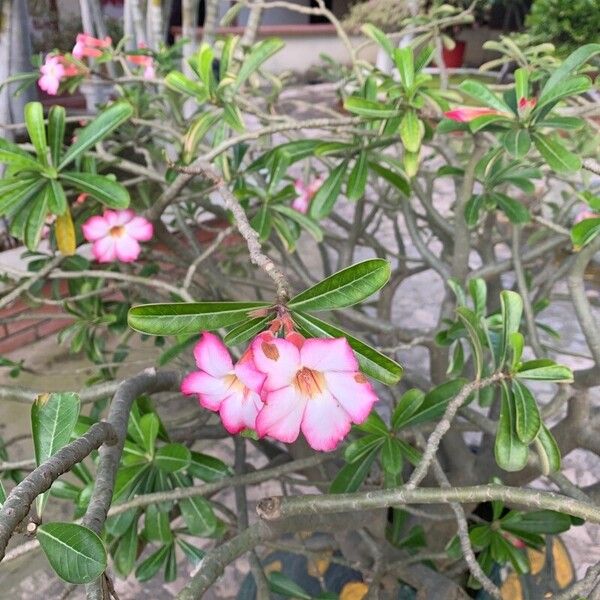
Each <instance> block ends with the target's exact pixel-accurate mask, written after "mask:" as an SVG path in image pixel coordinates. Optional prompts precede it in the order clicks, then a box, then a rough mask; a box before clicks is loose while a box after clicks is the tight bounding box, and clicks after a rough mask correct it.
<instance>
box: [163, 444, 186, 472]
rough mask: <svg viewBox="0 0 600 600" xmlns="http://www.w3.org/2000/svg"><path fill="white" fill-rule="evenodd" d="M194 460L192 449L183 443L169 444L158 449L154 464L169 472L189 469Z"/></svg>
mask: <svg viewBox="0 0 600 600" xmlns="http://www.w3.org/2000/svg"><path fill="white" fill-rule="evenodd" d="M191 460H192V455H191V453H190V450H189V449H188V448H187V447H186V446H184V445H183V444H167V445H166V446H162V448H159V449H158V450H157V451H156V454H155V456H154V464H155V465H156V466H157V467H158V468H159V469H161V470H163V471H166V472H168V473H175V472H176V471H181V470H183V469H187V468H188V467H189V465H190V462H191Z"/></svg>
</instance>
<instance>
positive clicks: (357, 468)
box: [329, 446, 379, 494]
mask: <svg viewBox="0 0 600 600" xmlns="http://www.w3.org/2000/svg"><path fill="white" fill-rule="evenodd" d="M378 453H379V447H378V446H377V447H375V448H374V449H373V450H371V453H370V454H366V455H365V456H363V457H362V458H361V459H360V460H358V461H356V462H353V463H351V464H348V465H345V466H344V467H342V468H341V469H340V470H339V471H338V474H337V475H336V476H335V479H334V480H333V481H332V483H331V486H330V488H329V493H330V494H343V493H351V492H356V490H358V488H359V487H360V486H361V485H362V482H363V481H364V480H365V479H366V477H367V475H368V474H369V471H370V470H371V465H372V464H373V462H374V461H375V458H376V457H377V454H378Z"/></svg>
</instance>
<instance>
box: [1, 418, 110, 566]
mask: <svg viewBox="0 0 600 600" xmlns="http://www.w3.org/2000/svg"><path fill="white" fill-rule="evenodd" d="M116 442H117V436H116V433H115V430H114V429H113V427H112V425H111V424H110V423H107V422H100V423H94V425H92V426H91V427H90V428H89V430H88V431H87V432H86V433H84V434H83V435H82V436H81V437H80V438H78V439H76V440H75V441H73V442H71V443H70V444H67V445H66V446H64V447H63V448H61V449H60V450H59V451H58V452H57V453H56V454H54V455H53V456H51V457H50V458H49V459H48V460H47V461H46V462H45V463H44V464H42V465H40V466H39V467H38V468H37V469H35V470H34V471H32V472H31V473H30V474H29V475H27V477H25V479H23V481H21V483H19V484H18V485H17V486H15V487H14V488H13V489H12V490H11V492H10V493H9V494H8V497H7V498H6V501H5V502H4V504H3V505H2V509H0V560H2V558H3V557H4V553H5V551H6V546H7V544H8V541H9V540H10V537H11V535H12V534H13V532H14V530H15V529H16V527H17V526H18V525H19V523H20V522H21V521H22V520H23V519H24V518H25V517H26V516H27V514H28V513H29V509H30V507H31V504H32V503H33V501H34V500H35V499H36V498H37V497H38V496H39V495H40V494H43V493H44V492H45V491H47V490H49V489H50V486H51V485H52V483H53V482H54V481H55V480H56V479H58V478H59V477H60V476H61V475H62V474H63V473H66V472H67V471H68V470H69V469H71V468H72V467H73V465H76V464H77V463H79V462H81V461H82V460H83V459H84V458H86V457H87V456H89V455H90V454H91V453H92V452H93V451H94V450H96V449H97V448H99V447H100V446H101V445H102V444H106V445H107V447H108V446H113V445H114V444H115V443H116Z"/></svg>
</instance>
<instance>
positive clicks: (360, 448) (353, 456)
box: [344, 413, 387, 463]
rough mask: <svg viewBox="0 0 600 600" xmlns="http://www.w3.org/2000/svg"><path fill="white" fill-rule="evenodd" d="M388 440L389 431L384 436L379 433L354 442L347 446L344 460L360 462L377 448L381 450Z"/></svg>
mask: <svg viewBox="0 0 600 600" xmlns="http://www.w3.org/2000/svg"><path fill="white" fill-rule="evenodd" d="M372 414H374V413H372ZM369 416H370V415H369ZM386 438H387V431H386V433H384V434H383V435H382V434H380V433H379V432H378V433H371V434H369V435H365V436H363V437H360V438H358V439H357V440H354V441H353V442H352V443H350V444H348V446H346V449H345V450H344V460H345V461H346V462H347V463H355V462H358V461H359V460H361V459H363V458H364V457H365V456H367V455H368V454H370V453H371V452H372V451H373V450H374V449H375V448H379V447H380V446H381V445H382V444H383V442H384V441H385V439H386Z"/></svg>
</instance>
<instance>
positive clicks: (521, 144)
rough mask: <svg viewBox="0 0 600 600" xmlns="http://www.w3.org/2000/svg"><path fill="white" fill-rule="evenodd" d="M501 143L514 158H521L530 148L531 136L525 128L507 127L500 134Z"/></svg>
mask: <svg viewBox="0 0 600 600" xmlns="http://www.w3.org/2000/svg"><path fill="white" fill-rule="evenodd" d="M502 145H503V146H504V148H506V151H507V152H508V153H509V154H510V155H511V156H513V157H514V158H523V157H524V156H525V155H526V154H527V153H528V152H529V148H531V136H530V135H529V132H528V131H527V129H509V130H508V131H507V132H506V133H505V134H504V135H503V136H502Z"/></svg>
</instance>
